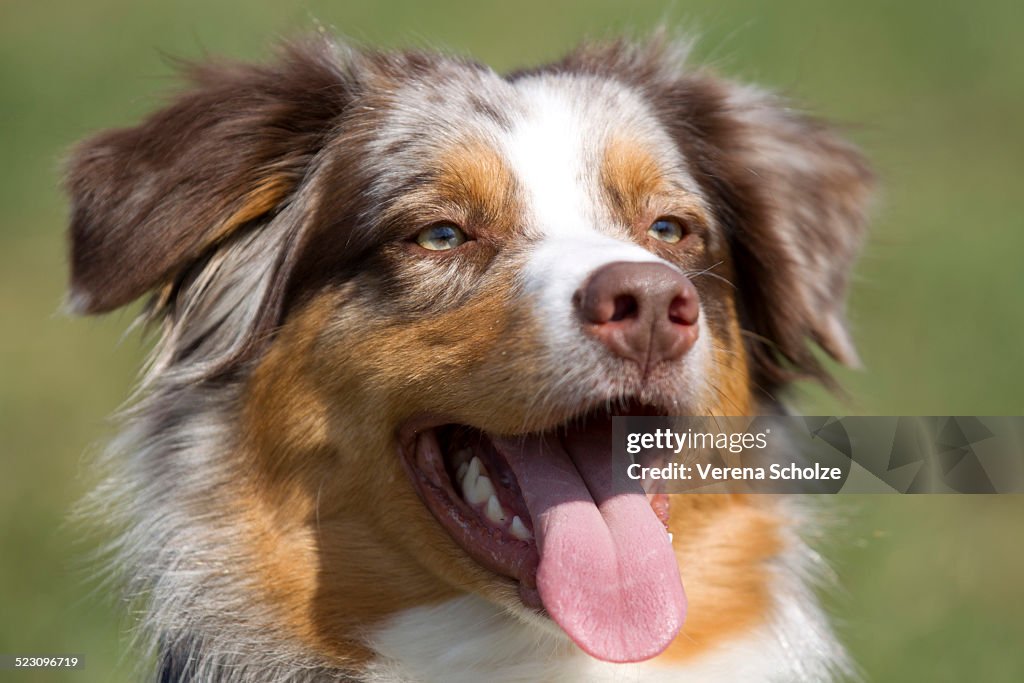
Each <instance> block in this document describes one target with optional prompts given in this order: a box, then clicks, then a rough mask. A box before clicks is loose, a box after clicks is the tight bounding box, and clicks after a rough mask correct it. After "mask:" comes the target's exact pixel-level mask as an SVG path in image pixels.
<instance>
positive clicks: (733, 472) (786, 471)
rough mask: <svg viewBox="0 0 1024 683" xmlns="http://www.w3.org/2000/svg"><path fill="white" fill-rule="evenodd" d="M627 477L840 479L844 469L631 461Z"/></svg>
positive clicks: (747, 479)
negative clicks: (648, 464)
mask: <svg viewBox="0 0 1024 683" xmlns="http://www.w3.org/2000/svg"><path fill="white" fill-rule="evenodd" d="M626 475H627V476H628V477H629V478H630V479H636V480H648V479H664V480H676V481H695V480H696V481H706V482H720V481H755V480H763V481H796V480H811V481H840V480H842V478H843V471H842V470H841V469H840V468H838V467H822V466H821V465H820V464H818V463H815V464H814V466H808V467H800V466H798V465H797V464H796V463H789V464H788V465H783V464H780V463H772V464H771V465H769V466H768V467H720V466H715V465H712V464H710V463H696V464H693V465H684V464H682V463H670V464H668V465H665V466H664V467H643V466H641V465H640V464H638V463H633V464H632V465H630V466H629V467H628V468H627V469H626Z"/></svg>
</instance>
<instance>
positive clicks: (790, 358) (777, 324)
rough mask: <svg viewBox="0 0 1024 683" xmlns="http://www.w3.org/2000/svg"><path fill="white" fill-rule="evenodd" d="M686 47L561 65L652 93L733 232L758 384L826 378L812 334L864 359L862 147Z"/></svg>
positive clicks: (869, 178)
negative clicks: (860, 333)
mask: <svg viewBox="0 0 1024 683" xmlns="http://www.w3.org/2000/svg"><path fill="white" fill-rule="evenodd" d="M687 48H688V46H687V45H686V44H684V43H676V44H674V43H672V42H671V41H668V40H666V39H665V37H664V36H663V35H656V36H655V37H654V38H653V39H652V40H650V41H648V42H646V43H644V44H633V43H629V42H625V41H620V42H616V43H611V44H605V45H599V46H593V45H591V46H585V47H583V48H581V49H580V50H578V51H576V52H575V53H573V54H572V55H570V56H569V57H567V58H566V59H565V60H564V61H563V62H561V63H560V64H558V65H555V67H554V68H556V69H560V70H569V71H574V72H583V73H594V74H599V75H602V76H604V77H611V78H616V79H618V80H620V81H621V82H623V83H624V84H625V85H627V86H629V87H632V88H635V89H637V90H638V91H639V92H641V93H643V94H644V95H645V96H646V97H647V98H648V99H649V101H650V102H651V103H652V106H653V107H654V109H655V111H656V113H657V115H658V117H659V119H660V120H661V121H662V122H663V123H664V125H665V126H666V127H667V128H668V129H669V131H670V132H671V134H672V136H673V138H674V139H675V140H676V142H677V143H678V145H679V147H680V149H681V151H682V152H683V154H684V156H685V157H686V160H687V163H688V164H690V166H691V168H692V169H693V171H694V172H695V175H696V176H697V181H698V182H699V183H700V184H701V185H702V187H703V189H704V190H705V192H707V194H708V195H709V196H710V199H711V201H712V203H713V205H714V207H715V209H716V211H717V213H718V216H717V217H718V219H719V222H720V223H722V224H723V226H724V227H725V229H726V231H727V233H728V236H729V240H730V244H731V247H732V253H733V257H734V259H735V265H736V274H737V277H738V279H739V281H738V282H737V283H736V284H737V286H738V288H739V291H740V307H741V310H740V315H741V316H742V324H743V326H744V327H745V328H746V330H747V332H748V347H749V348H750V349H751V352H752V355H753V358H754V361H755V372H756V374H757V375H758V380H759V381H760V382H762V383H763V384H762V385H763V386H774V385H777V384H779V383H782V382H786V381H788V380H791V379H793V378H794V377H796V376H807V375H810V376H814V377H817V378H819V379H822V380H825V381H826V382H827V381H828V374H827V372H826V371H825V370H824V369H823V367H822V366H821V363H820V362H819V361H818V359H817V358H816V356H815V354H814V352H813V351H812V349H811V348H810V344H808V341H809V340H811V341H813V342H816V343H817V344H818V345H819V346H821V348H822V349H824V350H825V351H826V352H827V353H828V354H829V355H831V356H832V357H833V358H835V359H836V360H838V361H840V362H842V363H845V364H848V365H852V366H856V365H858V364H859V360H858V357H857V353H856V350H855V349H854V346H853V343H852V341H851V339H850V335H849V333H848V331H847V327H846V321H845V299H846V289H847V283H848V280H849V276H850V270H851V267H852V265H853V262H854V261H855V259H856V257H857V254H858V252H859V250H860V246H861V242H862V241H863V237H864V233H865V223H866V213H867V207H868V204H869V199H870V195H871V190H872V188H873V185H874V181H873V175H872V173H871V171H870V169H869V167H868V165H867V163H866V162H865V160H864V158H863V156H862V155H861V154H860V152H858V151H857V150H856V149H855V148H854V147H853V146H852V145H850V144H848V143H847V142H845V141H844V140H843V139H842V138H841V137H840V136H838V135H837V134H836V133H835V132H834V131H833V130H832V129H830V128H829V127H828V126H826V125H825V124H823V123H821V122H819V121H817V120H815V119H813V118H811V117H809V116H806V115H803V114H801V113H799V112H797V111H795V110H794V109H792V108H791V107H790V106H789V105H788V104H787V103H785V102H784V101H782V100H781V99H779V98H776V97H774V96H772V95H770V94H768V93H766V92H764V91H761V90H759V89H756V88H752V87H748V86H743V85H738V84H735V83H732V82H729V81H726V80H723V79H720V78H718V77H716V76H714V75H710V74H708V73H705V72H700V71H691V70H688V69H687V68H686V67H685V57H686V52H687Z"/></svg>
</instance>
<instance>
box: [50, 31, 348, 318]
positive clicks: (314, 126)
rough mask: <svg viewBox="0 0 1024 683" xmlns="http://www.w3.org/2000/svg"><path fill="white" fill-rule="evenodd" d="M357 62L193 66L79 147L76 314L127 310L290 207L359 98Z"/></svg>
mask: <svg viewBox="0 0 1024 683" xmlns="http://www.w3.org/2000/svg"><path fill="white" fill-rule="evenodd" d="M352 59H353V56H352V55H351V54H347V53H343V52H342V49H341V48H339V47H338V46H336V45H335V44H333V43H330V42H328V41H326V40H320V41H316V42H310V43H306V44H301V45H300V44H295V45H291V46H289V47H287V48H286V50H285V51H284V54H283V55H282V57H281V59H280V60H279V61H278V62H277V63H276V64H274V65H272V66H253V65H234V64H212V65H198V66H197V65H191V66H188V67H187V69H186V71H187V75H188V77H189V81H190V88H189V89H188V90H187V91H186V92H184V93H183V94H181V95H180V96H178V97H177V99H176V100H174V101H173V102H172V103H171V104H170V105H169V106H167V107H166V108H165V109H162V110H160V111H158V112H156V113H155V114H153V115H152V116H150V117H149V118H148V119H146V120H145V121H144V122H143V123H141V124H140V125H138V126H135V127H132V128H124V129H119V130H112V131H109V132H105V133H102V134H100V135H97V136H96V137H93V138H91V139H89V140H87V141H85V142H84V143H83V144H81V145H79V146H78V147H77V148H76V149H75V150H74V151H73V153H72V155H71V158H70V160H69V163H68V167H67V176H66V181H65V186H66V189H67V191H68V193H69V194H70V196H71V226H70V238H71V239H70V241H71V259H70V260H71V295H70V305H71V307H72V309H73V310H75V311H76V312H79V313H102V312H106V311H109V310H112V309H114V308H117V307H119V306H122V305H124V304H127V303H128V302H130V301H132V300H134V299H136V298H138V297H139V296H141V295H143V294H145V293H146V292H147V291H149V290H151V289H153V288H155V287H157V286H159V285H161V284H163V283H166V282H168V281H170V280H171V279H173V278H174V277H175V276H176V275H177V274H178V273H179V272H181V271H182V270H183V269H184V268H185V267H186V266H187V265H188V264H190V263H191V262H193V261H195V260H196V259H197V258H199V257H200V256H201V255H203V254H204V252H206V251H207V250H208V249H209V248H210V247H211V246H212V245H214V244H217V243H219V242H221V241H223V240H225V239H227V238H228V237H229V236H230V235H232V233H234V232H235V231H236V230H238V228H239V227H240V226H242V225H244V224H246V223H249V222H251V221H253V220H255V219H258V218H261V217H263V216H265V215H267V214H271V213H273V212H275V211H277V210H278V209H280V208H281V207H282V206H283V205H284V204H285V203H286V202H287V201H288V199H289V197H290V196H291V194H292V193H293V191H294V190H295V189H296V187H297V185H298V184H299V183H300V182H301V180H302V179H303V177H304V175H305V173H306V171H307V168H308V166H309V164H310V162H311V161H312V159H313V158H314V156H315V155H316V154H317V152H318V151H319V150H320V149H321V147H322V146H323V145H324V142H325V140H326V137H327V135H328V134H329V133H330V132H332V129H333V127H334V126H335V124H336V123H337V121H338V119H339V117H340V116H341V115H342V114H343V113H344V111H345V110H346V106H347V104H348V102H349V101H350V100H351V98H352V94H353V92H354V90H355V88H356V87H357V81H358V79H357V78H356V76H355V75H354V71H355V70H354V68H353V66H352Z"/></svg>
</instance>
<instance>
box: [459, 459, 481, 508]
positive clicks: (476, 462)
mask: <svg viewBox="0 0 1024 683" xmlns="http://www.w3.org/2000/svg"><path fill="white" fill-rule="evenodd" d="M479 477H480V459H479V458H473V459H472V460H470V461H469V465H468V466H467V467H466V472H465V474H463V475H462V497H463V498H464V499H465V500H466V502H467V503H469V504H470V505H476V503H481V502H483V501H479V500H476V501H474V497H475V496H476V482H477V479H479Z"/></svg>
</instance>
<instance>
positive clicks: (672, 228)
mask: <svg viewBox="0 0 1024 683" xmlns="http://www.w3.org/2000/svg"><path fill="white" fill-rule="evenodd" d="M647 234H648V235H650V236H651V237H653V238H654V239H656V240H661V241H662V242H668V243H669V244H675V243H676V242H678V241H679V240H681V239H683V237H684V236H685V235H686V232H685V231H684V230H683V225H682V223H680V222H679V221H677V220H676V219H675V218H659V219H658V220H656V221H654V222H653V223H651V227H649V228H647Z"/></svg>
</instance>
